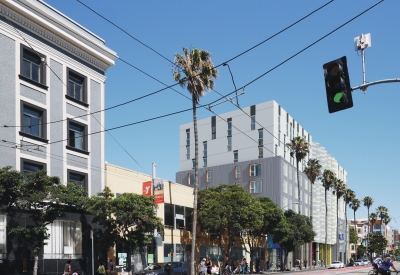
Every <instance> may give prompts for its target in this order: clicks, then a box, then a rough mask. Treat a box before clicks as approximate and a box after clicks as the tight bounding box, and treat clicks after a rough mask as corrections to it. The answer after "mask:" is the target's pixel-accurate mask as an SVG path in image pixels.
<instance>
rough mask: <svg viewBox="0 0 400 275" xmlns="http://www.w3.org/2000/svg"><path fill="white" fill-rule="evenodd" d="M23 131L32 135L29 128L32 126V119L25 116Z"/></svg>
mask: <svg viewBox="0 0 400 275" xmlns="http://www.w3.org/2000/svg"><path fill="white" fill-rule="evenodd" d="M22 126H23V128H22V131H23V132H24V133H26V134H30V133H31V129H30V127H29V126H31V117H30V116H27V115H24V117H23V120H22Z"/></svg>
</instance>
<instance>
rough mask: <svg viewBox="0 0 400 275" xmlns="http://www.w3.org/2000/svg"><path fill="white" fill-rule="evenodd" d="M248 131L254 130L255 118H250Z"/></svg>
mask: <svg viewBox="0 0 400 275" xmlns="http://www.w3.org/2000/svg"><path fill="white" fill-rule="evenodd" d="M250 129H251V130H255V129H256V116H251V122H250Z"/></svg>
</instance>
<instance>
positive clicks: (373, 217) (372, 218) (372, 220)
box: [369, 213, 378, 227]
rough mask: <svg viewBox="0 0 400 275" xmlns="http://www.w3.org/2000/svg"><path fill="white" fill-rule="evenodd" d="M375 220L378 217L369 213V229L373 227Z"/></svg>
mask: <svg viewBox="0 0 400 275" xmlns="http://www.w3.org/2000/svg"><path fill="white" fill-rule="evenodd" d="M377 220H378V215H377V214H376V213H371V214H370V215H369V223H370V226H371V227H373V226H374V224H375V223H376V221H377Z"/></svg>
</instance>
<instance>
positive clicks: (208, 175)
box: [206, 170, 211, 183]
mask: <svg viewBox="0 0 400 275" xmlns="http://www.w3.org/2000/svg"><path fill="white" fill-rule="evenodd" d="M210 182H211V170H207V171H206V183H210Z"/></svg>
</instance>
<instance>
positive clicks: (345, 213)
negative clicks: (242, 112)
mask: <svg viewBox="0 0 400 275" xmlns="http://www.w3.org/2000/svg"><path fill="white" fill-rule="evenodd" d="M344 216H345V218H346V248H345V251H346V252H348V251H349V249H348V248H349V236H348V235H349V234H350V230H349V228H348V225H347V203H345V206H344ZM347 230H349V234H347ZM346 256H347V257H346V258H348V257H349V255H346ZM345 263H347V259H345ZM371 263H372V262H371Z"/></svg>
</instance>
